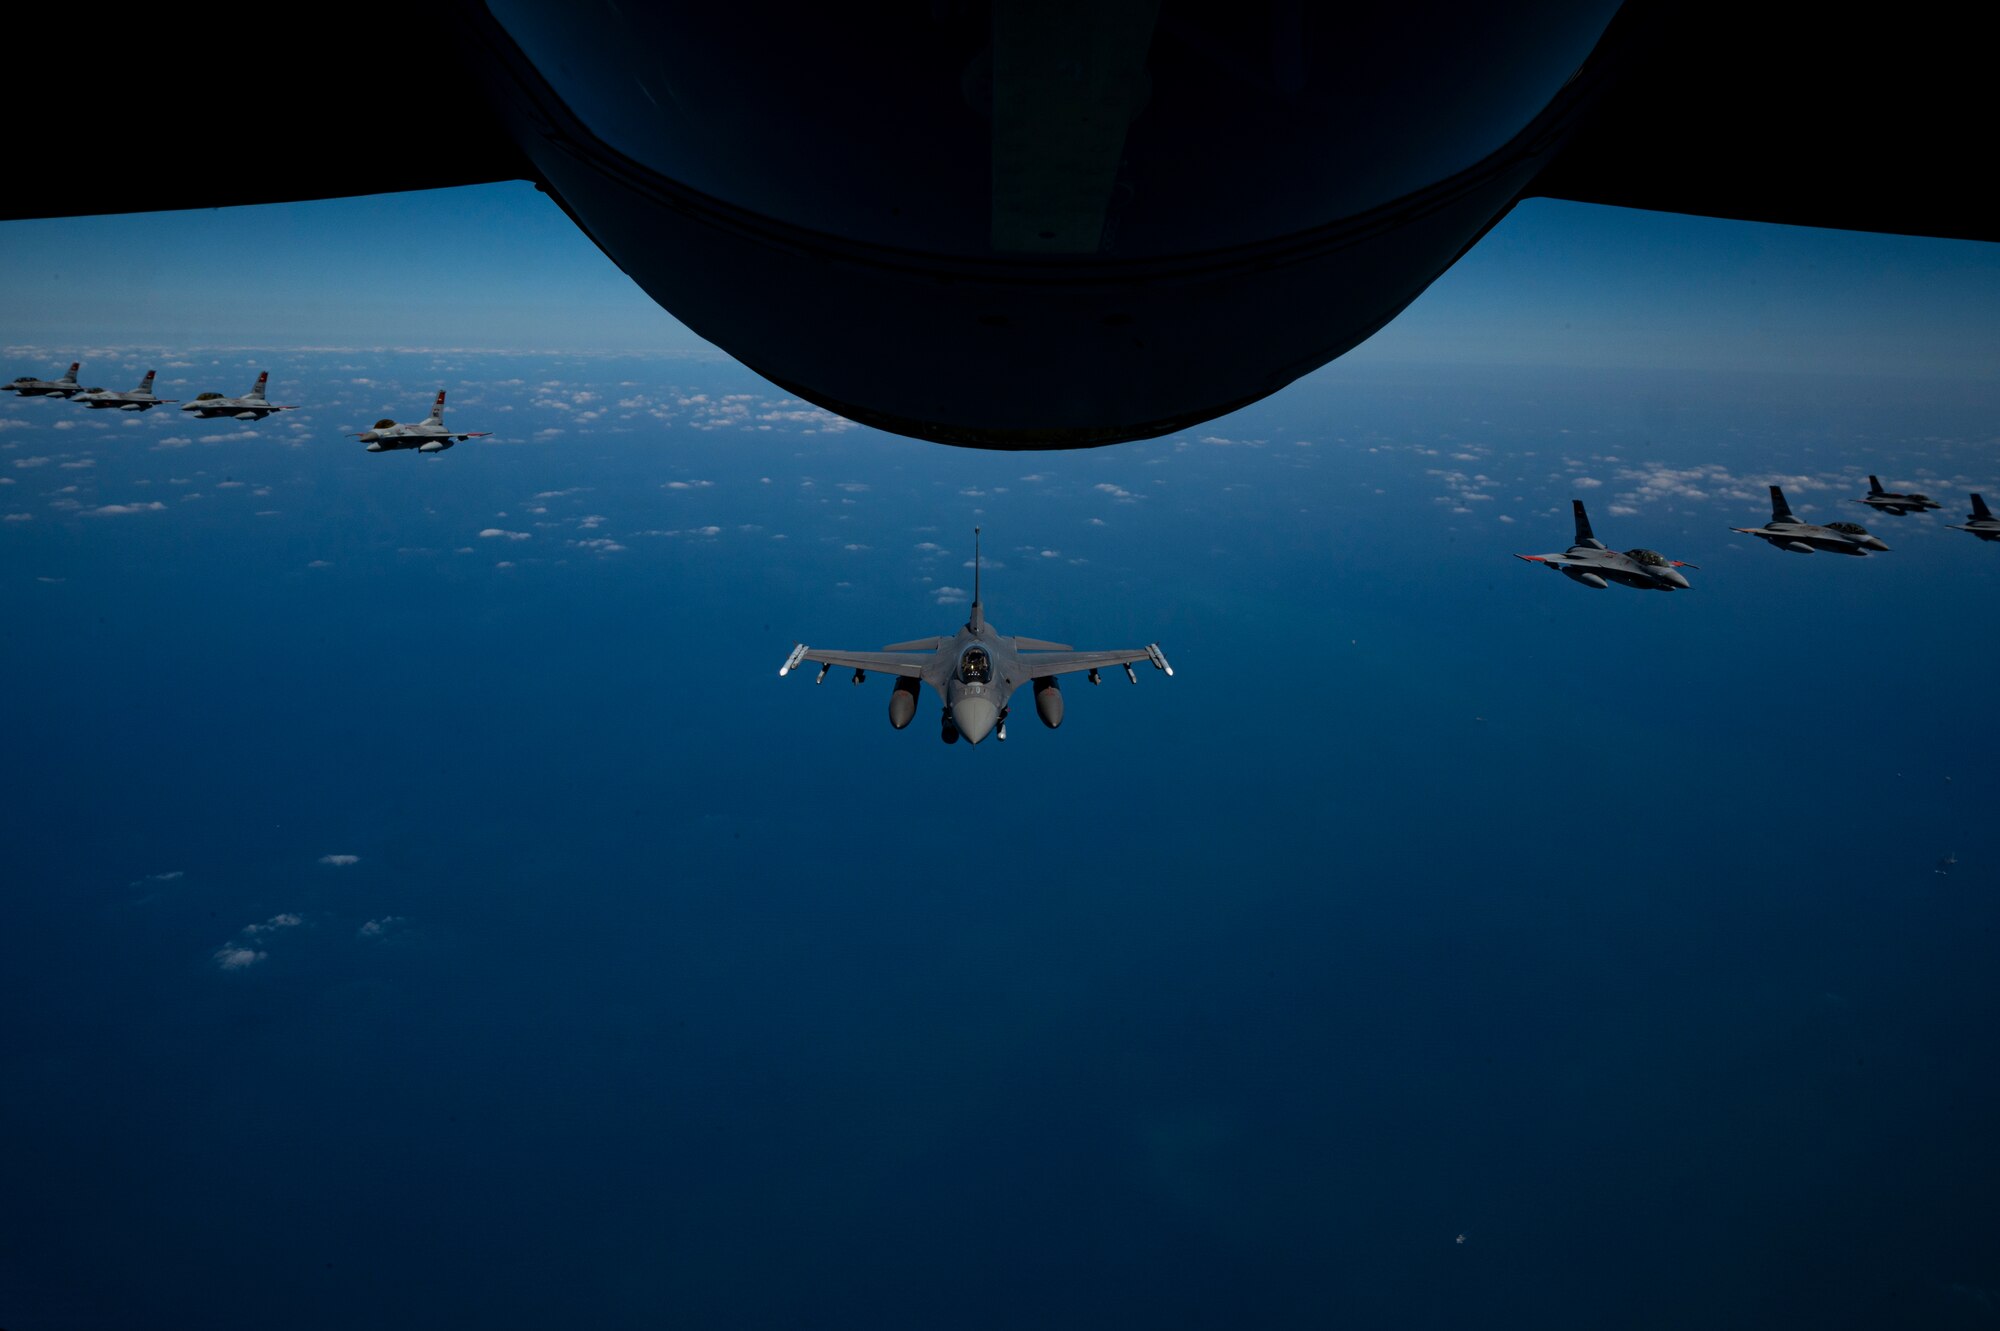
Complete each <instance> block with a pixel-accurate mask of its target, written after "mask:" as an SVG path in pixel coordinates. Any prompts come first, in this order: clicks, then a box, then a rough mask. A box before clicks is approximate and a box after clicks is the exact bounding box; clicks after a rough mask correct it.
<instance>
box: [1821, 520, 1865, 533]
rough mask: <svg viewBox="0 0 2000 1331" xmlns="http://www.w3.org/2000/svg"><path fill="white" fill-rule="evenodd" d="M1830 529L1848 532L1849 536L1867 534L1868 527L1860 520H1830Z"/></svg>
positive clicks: (1828, 524) (1828, 527) (1827, 525)
mask: <svg viewBox="0 0 2000 1331" xmlns="http://www.w3.org/2000/svg"><path fill="white" fill-rule="evenodd" d="M1826 527H1827V530H1828V531H1838V532H1846V533H1847V534H1848V535H1849V536H1866V535H1867V534H1868V529H1867V528H1866V527H1864V526H1862V525H1861V524H1860V523H1858V522H1829V523H1827V524H1826Z"/></svg>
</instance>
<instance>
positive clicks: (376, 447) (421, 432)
mask: <svg viewBox="0 0 2000 1331" xmlns="http://www.w3.org/2000/svg"><path fill="white" fill-rule="evenodd" d="M492 433H493V432H492V431H491V430H478V431H473V432H471V433H465V432H457V433H455V432H453V431H451V430H447V429H445V428H444V390H443V389H442V388H440V389H438V395H437V401H436V402H435V403H433V404H432V405H431V414H430V415H428V416H426V417H424V418H423V419H422V420H420V421H418V422H417V423H416V424H415V425H398V424H396V422H394V421H390V420H380V421H376V422H375V428H374V429H372V430H364V431H362V432H361V433H360V434H358V435H355V436H354V438H356V439H359V440H360V441H361V442H362V443H364V444H366V445H368V451H369V452H370V453H393V452H395V451H397V450H398V449H404V448H414V449H416V450H417V451H418V452H419V453H442V452H444V451H445V450H446V449H447V448H450V447H451V446H452V445H453V444H456V443H458V442H460V441H461V440H465V439H484V438H486V437H487V436H488V435H490V434H492Z"/></svg>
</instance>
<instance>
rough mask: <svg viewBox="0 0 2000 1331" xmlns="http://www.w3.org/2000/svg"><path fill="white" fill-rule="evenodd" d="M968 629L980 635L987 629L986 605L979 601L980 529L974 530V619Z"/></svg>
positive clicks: (968, 624)
mask: <svg viewBox="0 0 2000 1331" xmlns="http://www.w3.org/2000/svg"><path fill="white" fill-rule="evenodd" d="M966 627H968V628H970V629H971V630H972V631H973V632H974V633H978V632H980V631H981V630H983V629H984V628H985V627H986V604H985V602H983V601H981V600H980V599H979V528H977V527H974V528H973V529H972V618H971V619H969V620H967V621H966Z"/></svg>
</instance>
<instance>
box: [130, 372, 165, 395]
mask: <svg viewBox="0 0 2000 1331" xmlns="http://www.w3.org/2000/svg"><path fill="white" fill-rule="evenodd" d="M157 373H159V372H158V371H157V370H148V371H146V377H145V378H144V379H141V380H140V381H139V386H138V387H137V388H135V389H133V390H132V391H133V392H135V393H150V392H152V391H153V376H154V375H155V374H157Z"/></svg>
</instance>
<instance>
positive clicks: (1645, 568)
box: [1514, 499, 1698, 592]
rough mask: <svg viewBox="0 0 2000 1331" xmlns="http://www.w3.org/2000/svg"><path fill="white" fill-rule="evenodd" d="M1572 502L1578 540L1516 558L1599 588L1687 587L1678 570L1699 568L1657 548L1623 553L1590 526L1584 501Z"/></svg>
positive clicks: (1679, 589) (1587, 585) (1656, 588)
mask: <svg viewBox="0 0 2000 1331" xmlns="http://www.w3.org/2000/svg"><path fill="white" fill-rule="evenodd" d="M1569 502H1570V507H1571V508H1574V509H1575V510H1576V544H1575V545H1572V546H1571V547H1570V548H1569V549H1567V550H1565V551H1564V552H1563V553H1561V554H1559V555H1515V556H1514V558H1516V559H1525V560H1527V561H1528V562H1529V563H1530V564H1540V565H1542V566H1543V567H1545V568H1552V569H1554V570H1555V571H1556V572H1558V573H1560V574H1562V575H1563V576H1564V577H1565V578H1568V579H1569V580H1570V581H1571V582H1580V583H1582V584H1583V585H1584V586H1586V587H1595V588H1597V589H1598V590H1599V591H1602V590H1603V589H1604V588H1605V587H1607V586H1609V585H1610V584H1611V583H1614V582H1616V583H1619V584H1621V585H1623V586H1626V587H1637V588H1639V589H1640V590H1641V591H1652V592H1671V591H1685V590H1687V585H1688V580H1687V578H1686V577H1685V576H1683V575H1682V574H1681V573H1680V572H1679V570H1681V569H1684V568H1697V567H1698V565H1695V564H1689V563H1685V562H1683V561H1681V560H1678V559H1669V558H1667V557H1666V556H1665V555H1663V554H1661V553H1660V552H1659V551H1658V550H1647V549H1643V548H1641V549H1638V550H1627V551H1626V552H1625V553H1623V554H1620V553H1618V551H1616V550H1608V549H1606V548H1605V545H1604V542H1602V541H1600V540H1598V539H1597V537H1596V535H1595V534H1594V533H1593V532H1592V531H1591V530H1590V515H1589V514H1587V513H1585V512H1584V511H1583V501H1582V500H1581V499H1572V500H1570V501H1569Z"/></svg>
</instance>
